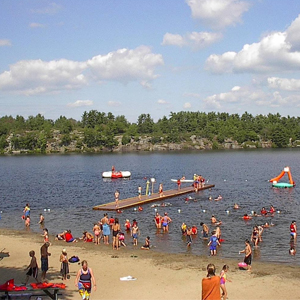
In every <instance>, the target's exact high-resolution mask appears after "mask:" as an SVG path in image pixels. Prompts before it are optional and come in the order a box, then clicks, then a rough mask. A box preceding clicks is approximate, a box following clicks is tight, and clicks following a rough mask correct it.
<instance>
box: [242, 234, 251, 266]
mask: <svg viewBox="0 0 300 300" xmlns="http://www.w3.org/2000/svg"><path fill="white" fill-rule="evenodd" d="M241 253H245V258H244V263H245V264H246V265H247V268H248V271H251V262H252V249H251V245H250V242H249V240H248V239H247V240H245V249H244V250H242V251H239V254H241Z"/></svg>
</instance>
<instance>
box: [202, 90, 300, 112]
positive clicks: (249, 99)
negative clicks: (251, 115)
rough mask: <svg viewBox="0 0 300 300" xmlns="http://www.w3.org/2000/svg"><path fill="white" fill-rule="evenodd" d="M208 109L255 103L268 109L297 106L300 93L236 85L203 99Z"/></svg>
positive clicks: (222, 108) (223, 108)
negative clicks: (286, 92)
mask: <svg viewBox="0 0 300 300" xmlns="http://www.w3.org/2000/svg"><path fill="white" fill-rule="evenodd" d="M203 102H204V104H205V108H206V109H213V110H214V109H215V110H222V111H227V110H228V109H229V107H232V108H233V109H235V110H236V109H237V108H244V107H253V105H255V106H256V107H257V106H261V107H266V109H267V110H269V108H270V107H271V108H272V107H273V108H276V107H280V106H282V105H284V106H286V107H287V106H289V107H295V106H299V105H300V96H299V95H284V94H282V93H281V92H279V91H275V92H273V91H271V90H264V89H263V87H262V86H255V85H251V86H244V87H238V88H237V87H234V88H232V89H231V91H229V92H224V93H219V94H214V95H212V96H209V97H207V98H205V99H204V100H203Z"/></svg>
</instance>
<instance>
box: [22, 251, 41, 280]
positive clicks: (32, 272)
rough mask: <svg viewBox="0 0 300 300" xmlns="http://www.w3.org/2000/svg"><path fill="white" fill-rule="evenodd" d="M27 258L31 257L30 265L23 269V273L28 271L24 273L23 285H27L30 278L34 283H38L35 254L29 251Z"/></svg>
mask: <svg viewBox="0 0 300 300" xmlns="http://www.w3.org/2000/svg"><path fill="white" fill-rule="evenodd" d="M29 256H30V257H31V260H30V264H29V265H28V267H27V268H26V269H25V271H27V270H28V272H27V273H26V280H25V285H27V283H28V280H29V277H30V276H32V277H33V278H34V279H35V280H36V282H38V279H37V278H38V264H37V261H36V257H35V252H34V251H33V250H31V251H30V252H29Z"/></svg>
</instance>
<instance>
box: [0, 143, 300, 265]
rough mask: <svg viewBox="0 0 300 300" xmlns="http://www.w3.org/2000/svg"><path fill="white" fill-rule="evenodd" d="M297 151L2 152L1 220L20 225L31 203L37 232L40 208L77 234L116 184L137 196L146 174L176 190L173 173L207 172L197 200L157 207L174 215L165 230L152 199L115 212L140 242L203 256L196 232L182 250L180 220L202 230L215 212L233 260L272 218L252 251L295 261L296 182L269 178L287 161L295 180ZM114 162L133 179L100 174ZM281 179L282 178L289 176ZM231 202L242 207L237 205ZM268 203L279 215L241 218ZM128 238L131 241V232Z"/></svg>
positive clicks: (299, 161) (299, 209)
mask: <svg viewBox="0 0 300 300" xmlns="http://www.w3.org/2000/svg"><path fill="white" fill-rule="evenodd" d="M299 154H300V152H299V149H284V150H280V149H272V150H266V149H261V150H231V151H201V152H166V153H127V154H119V153H118V154H115V153H109V154H97V155H96V154H95V155H82V154H81V155H75V154H72V155H47V156H46V155H45V156H43V155H37V156H34V155H32V156H31V155H26V156H25V155H24V156H22V155H20V156H1V157H0V165H1V168H0V182H1V184H0V195H1V202H0V210H1V211H2V213H1V220H0V226H1V227H6V228H13V229H24V223H23V221H22V220H21V216H22V210H23V208H24V206H25V204H26V203H27V202H28V203H30V206H31V223H32V225H31V230H32V231H34V232H40V230H41V229H40V228H39V226H38V224H37V223H38V218H39V214H40V213H43V214H44V215H45V218H46V227H47V228H48V230H49V233H50V234H56V233H58V232H61V231H63V230H65V229H71V230H72V233H73V234H74V235H75V236H81V233H82V231H83V230H89V231H91V230H92V227H93V223H94V222H97V221H98V220H99V219H101V218H102V216H103V212H101V211H93V210H92V207H93V206H95V205H99V204H102V203H105V202H111V201H113V200H114V191H115V190H116V189H118V190H119V191H120V199H122V198H127V197H132V196H136V195H137V188H138V186H139V185H141V186H142V188H143V191H144V192H145V187H146V178H147V179H149V178H151V177H154V178H155V179H156V183H155V185H154V191H155V192H157V190H158V184H159V183H160V182H162V183H163V184H164V190H166V189H173V188H177V184H176V183H172V182H171V181H170V179H171V178H175V179H177V178H179V177H181V176H182V175H185V176H186V178H190V179H192V176H193V174H194V173H197V174H201V175H202V176H204V177H205V179H206V180H208V182H209V184H215V188H213V189H212V190H211V191H208V190H205V191H203V192H199V193H198V194H197V195H196V196H195V195H194V194H191V195H192V196H195V197H196V198H197V202H194V201H188V202H187V203H185V197H186V196H181V197H174V198H171V199H168V200H167V201H168V202H170V203H172V206H171V207H166V208H162V207H158V211H159V213H161V214H163V213H164V212H165V211H166V212H168V214H169V216H170V217H171V218H172V220H173V222H172V223H171V225H170V232H169V233H168V234H163V233H161V232H156V228H155V225H154V222H153V216H154V214H155V211H154V208H151V204H147V205H144V206H143V211H141V212H139V211H136V210H134V208H131V209H128V210H125V211H124V212H123V213H122V214H118V215H117V217H119V219H120V222H121V225H122V226H123V224H124V222H125V219H127V218H128V219H130V221H132V220H133V219H134V218H135V219H137V221H138V222H139V228H140V230H141V236H140V243H142V242H144V240H145V237H146V236H147V235H149V236H150V237H151V241H152V244H153V245H154V246H155V247H156V249H157V250H159V251H164V252H172V253H193V254H197V255H208V252H209V249H208V247H207V241H205V242H204V241H203V240H202V239H201V238H200V237H201V234H198V237H194V239H193V244H192V247H191V248H190V249H187V247H186V241H185V237H182V235H181V231H180V226H181V223H182V222H185V223H187V224H188V225H197V226H198V228H199V227H200V226H199V223H200V222H205V223H207V224H208V225H209V227H210V229H212V226H211V224H210V217H211V215H212V214H215V215H216V216H217V218H218V219H220V220H222V222H223V224H222V226H221V230H222V238H223V239H224V240H225V241H224V243H222V246H221V247H219V248H218V256H221V257H229V258H237V259H238V258H239V255H238V251H239V250H242V249H243V248H244V240H245V239H246V238H249V239H250V236H251V232H252V227H253V226H254V225H255V224H263V223H264V222H266V221H267V222H271V221H272V222H273V223H274V224H275V226H274V227H271V228H267V229H265V231H264V233H263V242H262V243H261V244H260V247H259V248H257V249H256V250H255V251H254V260H261V261H274V262H284V263H290V264H291V263H293V264H299V262H297V261H296V259H295V257H291V256H289V254H288V250H289V247H290V243H289V241H290V235H289V225H290V223H291V221H292V220H293V219H296V220H297V216H299V214H300V206H299V189H298V187H297V186H296V187H295V188H290V189H276V188H272V186H271V184H270V183H269V182H268V180H269V179H271V178H273V177H275V176H277V175H278V174H279V173H280V172H281V171H282V170H283V168H284V167H285V166H290V167H291V172H292V175H293V179H294V181H295V182H296V184H297V183H298V182H299V179H300V168H299V166H300V155H299ZM112 165H114V166H115V168H116V170H128V171H131V173H132V177H131V178H130V179H118V180H104V179H102V177H101V173H102V172H103V171H109V170H110V169H111V166H112ZM282 180H283V181H284V180H285V181H287V178H283V179H282ZM219 194H221V195H222V196H223V199H222V200H221V201H218V202H216V201H209V200H208V197H209V196H212V197H213V198H216V197H217V196H218V195H219ZM235 202H237V203H238V204H239V205H240V207H241V208H240V209H239V210H235V211H234V210H233V204H234V203H235ZM271 204H272V205H274V207H275V208H276V210H279V211H280V212H281V213H276V214H275V216H274V217H273V218H266V217H257V218H254V219H253V220H251V221H248V222H245V221H244V220H243V219H242V216H243V214H244V213H248V214H249V213H250V212H251V211H257V212H259V211H260V210H261V208H262V207H263V206H265V207H266V208H267V209H269V208H270V205H271ZM44 210H46V211H44ZM179 211H180V212H179ZM110 215H114V214H113V213H109V216H110ZM126 242H127V243H128V244H130V242H131V238H130V237H129V236H128V235H127V236H126ZM129 247H132V246H131V245H129ZM296 256H297V255H296ZM241 258H242V257H241Z"/></svg>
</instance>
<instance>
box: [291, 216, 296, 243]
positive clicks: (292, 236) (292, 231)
mask: <svg viewBox="0 0 300 300" xmlns="http://www.w3.org/2000/svg"><path fill="white" fill-rule="evenodd" d="M290 232H291V239H292V240H296V237H297V226H296V221H295V220H293V221H292V223H291V225H290Z"/></svg>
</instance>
